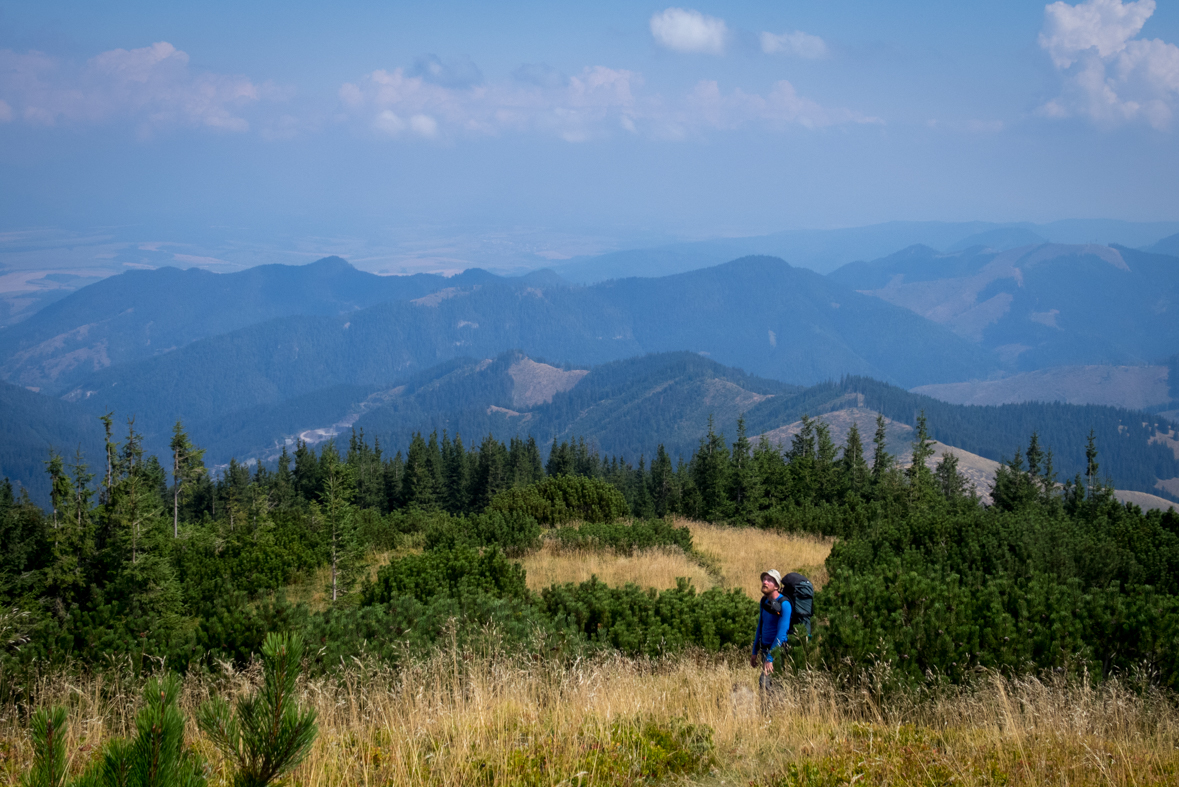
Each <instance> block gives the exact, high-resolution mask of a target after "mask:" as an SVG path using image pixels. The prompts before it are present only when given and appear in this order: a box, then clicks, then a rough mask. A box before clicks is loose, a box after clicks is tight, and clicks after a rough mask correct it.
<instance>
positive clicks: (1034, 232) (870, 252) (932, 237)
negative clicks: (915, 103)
mask: <svg viewBox="0 0 1179 787" xmlns="http://www.w3.org/2000/svg"><path fill="white" fill-rule="evenodd" d="M1176 232H1179V222H1173V221H1172V222H1150V223H1139V222H1128V221H1114V220H1109V219H1092V220H1084V219H1070V220H1066V221H1054V222H1051V223H1048V224H1032V223H1029V222H1017V223H1011V224H996V223H992V222H985V221H967V222H957V223H955V222H941V221H892V222H887V223H884V224H873V225H870V226H866V227H847V228H840V229H830V230H788V231H785V232H775V233H773V234H770V235H759V236H754V237H747V238H718V239H714V240H703V241H695V242H689V243H675V244H669V245H666V246H657V247H654V248H649V249H628V250H626V251H617V252H611V253H608V254H599V255H594V256H586V257H575V258H573V259H571V260H568V261H566V262H563V263H559V264H557V265H554V266H553V267H554V268H555V270H556V271H557V272H558V273H560V274H561V275H562V276H563V277H565V278H566V279H569V280H570V281H575V282H580V283H583V284H592V283H594V282H599V281H605V280H606V279H621V278H626V277H628V276H648V277H652V276H669V275H671V274H674V273H683V272H685V271H690V270H695V269H697V268H707V267H711V266H713V265H719V264H720V263H722V262H727V261H728V260H732V259H735V258H737V257H744V256H748V255H767V256H771V257H781V258H782V259H784V260H786V262H788V263H790V264H791V265H794V266H796V267H800V268H808V269H810V270H814V271H818V272H819V273H829V272H831V271H833V270H835V269H836V268H839V267H840V266H842V265H846V264H847V263H849V262H856V261H860V260H874V259H877V258H880V257H884V256H887V255H889V254H892V253H893V252H895V251H896V250H897V249H903V248H906V247H908V246H913V245H917V244H921V245H924V246H930V247H932V248H934V249H937V250H939V251H962V250H964V249H968V248H970V247H972V246H983V247H989V248H993V249H995V250H997V251H1005V250H1007V249H1010V248H1015V247H1017V246H1026V245H1029V244H1038V243H1046V242H1051V243H1068V244H1085V243H1097V244H1111V243H1116V244H1120V245H1123V246H1128V247H1132V248H1139V247H1143V246H1147V245H1148V244H1156V246H1160V247H1159V248H1152V249H1150V250H1151V251H1155V252H1158V253H1163V254H1176V255H1179V249H1176V248H1175V246H1176V245H1177V244H1179V241H1177V240H1176V238H1179V236H1174V237H1171V238H1168V239H1166V240H1162V241H1160V240H1159V239H1160V238H1163V237H1164V236H1167V235H1173V233H1176ZM1168 243H1169V244H1170V245H1169V246H1167V245H1166V244H1168ZM1161 246H1166V248H1162V247H1161ZM1167 249H1170V250H1169V251H1168V250H1167Z"/></svg>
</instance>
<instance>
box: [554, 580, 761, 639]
mask: <svg viewBox="0 0 1179 787" xmlns="http://www.w3.org/2000/svg"><path fill="white" fill-rule="evenodd" d="M540 604H541V608H542V609H543V610H544V612H545V614H546V615H548V616H549V617H550V618H552V619H553V621H554V622H555V623H556V625H557V626H558V627H563V628H568V629H570V630H573V631H576V632H578V633H580V634H581V635H583V636H584V637H586V639H587V640H589V642H591V643H595V644H597V645H600V646H607V647H611V648H614V649H616V650H620V651H622V652H623V653H626V654H628V655H640V654H646V655H648V656H656V655H659V654H662V653H666V652H669V651H675V650H681V649H683V648H685V647H692V646H695V647H700V648H704V649H706V650H710V651H718V650H720V649H722V648H725V647H728V646H730V645H738V646H742V647H748V646H749V644H750V643H752V642H753V634H754V631H755V629H756V628H757V614H758V613H757V602H756V601H753V600H752V599H750V598H749V597H748V596H746V595H745V594H743V593H742V592H741V591H739V590H730V591H726V590H723V589H721V588H711V589H709V590H706V591H704V592H703V593H697V592H696V590H695V588H693V587H692V586H691V584H690V583H689V582H688V580H686V579H680V580H679V583H678V586H677V587H675V588H672V589H670V590H664V591H662V592H658V591H656V590H655V589H654V588H640V587H638V586H637V585H626V586H625V587H621V588H612V587H609V586H608V585H606V584H605V583H603V582H601V581H599V580H598V579H597V577H594V578H593V579H591V580H589V581H588V582H582V583H581V584H580V585H575V584H573V583H568V584H565V585H554V586H552V587H550V588H548V589H546V590H544V591H543V592H542V593H541V602H540Z"/></svg>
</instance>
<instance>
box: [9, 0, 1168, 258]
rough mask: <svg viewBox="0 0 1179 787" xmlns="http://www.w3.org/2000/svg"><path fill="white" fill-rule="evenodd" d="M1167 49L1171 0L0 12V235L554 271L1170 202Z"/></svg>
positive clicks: (126, 5)
mask: <svg viewBox="0 0 1179 787" xmlns="http://www.w3.org/2000/svg"><path fill="white" fill-rule="evenodd" d="M1177 43H1179V2H1177V1H1176V0H1159V2H1158V3H1157V5H1156V3H1155V2H1154V0H1139V1H1138V2H1134V3H1122V2H1119V0H1087V2H1085V3H1064V2H1057V3H1053V4H1050V5H1046V4H1044V3H1042V2H1039V3H1038V2H987V3H981V2H980V3H945V2H937V3H934V2H921V3H919V2H907V3H890V4H885V3H867V2H839V1H828V2H821V3H820V2H810V3H805V2H795V1H793V0H785V1H784V0H777V1H776V2H769V1H768V0H765V1H762V0H758V1H755V2H749V3H744V4H740V5H737V4H722V3H694V4H691V5H682V6H667V5H664V4H643V3H633V2H628V3H620V2H619V3H593V4H586V3H578V4H573V3H553V2H548V3H500V4H487V3H453V2H449V3H448V2H432V3H429V4H426V3H413V4H410V3H393V2H389V3H380V4H378V3H359V2H351V3H349V2H336V3H332V4H330V5H328V4H309V3H298V2H283V3H278V2H257V3H246V4H243V3H219V2H202V3H199V4H196V3H190V4H186V3H167V4H165V3H158V2H152V3H143V2H120V3H95V2H86V3H68V2H52V1H51V0H42V1H41V2H38V3H28V2H21V3H12V2H0V102H2V103H0V182H3V184H4V185H3V188H2V189H0V216H2V218H0V231H4V232H13V231H18V230H24V229H27V228H33V227H38V228H45V227H54V228H61V229H64V230H68V231H71V232H78V233H84V232H86V231H88V229H89V228H93V227H104V228H110V227H119V228H128V227H130V228H135V230H134V231H135V232H137V233H139V237H141V238H147V237H157V238H160V239H162V238H165V237H168V238H171V237H176V238H179V237H184V238H186V239H188V240H190V241H194V239H199V238H202V237H207V238H213V239H215V240H217V242H221V243H223V242H224V239H225V238H228V237H231V236H232V237H234V238H237V239H239V244H246V245H248V244H250V243H253V244H256V245H257V246H258V247H259V248H262V247H264V246H266V244H267V243H269V242H271V240H268V239H274V238H280V237H281V238H284V239H285V240H284V241H283V243H285V244H286V246H287V247H297V246H299V245H300V244H302V245H303V247H306V248H307V249H309V251H308V254H311V253H318V252H319V251H320V250H330V249H331V248H333V244H335V246H340V247H342V248H341V250H346V249H351V248H361V247H363V246H364V244H365V243H369V244H372V243H379V242H387V241H388V238H390V237H396V238H398V239H399V240H398V242H400V243H403V244H404V243H407V242H410V241H413V242H418V241H420V242H421V243H423V244H426V245H431V244H433V245H435V246H436V245H437V244H438V242H439V239H440V238H448V237H459V236H463V237H468V238H476V239H477V240H476V241H471V243H475V244H476V245H482V246H483V247H486V248H492V247H494V246H495V243H496V242H497V241H496V238H497V237H502V238H503V239H504V240H503V243H504V244H508V245H513V244H514V245H513V248H517V247H518V248H524V249H525V250H526V251H527V252H528V253H534V254H537V255H540V256H541V257H544V256H545V255H548V256H553V257H559V256H565V255H568V254H571V253H585V252H587V251H593V250H597V249H601V248H611V247H617V246H625V245H636V244H641V243H649V242H657V241H659V240H669V239H690V238H702V237H710V236H717V235H729V234H755V233H763V232H771V231H775V230H780V229H787V228H803V227H840V226H855V225H861V224H868V223H873V222H879V221H888V220H896V219H901V220H974V219H981V220H992V221H1014V220H1030V221H1051V220H1055V219H1062V218H1081V217H1109V218H1118V219H1127V220H1135V221H1152V220H1174V219H1179V193H1177V192H1179V190H1177V189H1176V186H1175V184H1176V183H1177V182H1179V144H1177V143H1179V136H1177V134H1179V46H1176V44H1177ZM382 238H383V239H385V240H380V239H382ZM521 238H524V239H525V240H523V241H522V240H521ZM406 239H410V240H409V241H407V240H406ZM414 239H417V240H416V241H415V240H414ZM529 239H531V240H529ZM194 242H195V241H194ZM357 244H359V246H358V245H357ZM468 246H470V243H468ZM312 250H313V251H312ZM358 253H361V252H358ZM459 256H462V255H461V254H460V255H459Z"/></svg>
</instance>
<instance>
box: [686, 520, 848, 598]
mask: <svg viewBox="0 0 1179 787" xmlns="http://www.w3.org/2000/svg"><path fill="white" fill-rule="evenodd" d="M676 525H677V526H681V527H682V526H685V525H686V526H687V527H688V528H689V529H690V530H691V531H692V544H693V548H694V549H695V550H696V551H697V552H699V553H701V554H702V555H703V556H704V557H705V558H706V559H707V560H708V561H709V562H710V563H712V564H714V565H715V566H716V567H717V568H718V569H719V571H720V575H721V584H722V585H724V586H725V587H728V588H741V589H742V590H744V591H745V592H746V593H747V594H749V596H750V597H751V598H760V594H761V585H760V582H759V581H758V577H760V576H761V572H763V571H765V570H766V569H769V568H776V569H778V571H780V572H782V575H783V576H785V575H786V574H787V573H789V572H791V571H798V572H799V573H801V574H805V575H806V576H807V578H809V579H810V580H811V582H813V583H814V585H815V587H816V588H820V587H822V586H823V585H825V584H826V583H827V569H826V567H825V566H824V562H825V561H826V560H827V555H829V554H830V553H831V545H832V544H833V543H834V539H830V538H820V537H818V536H811V535H803V534H798V535H794V534H788V533H775V532H773V531H769V530H759V529H756V528H751V527H725V526H723V525H710V524H707V523H705V522H694V521H691V520H687V519H681V520H677V521H676Z"/></svg>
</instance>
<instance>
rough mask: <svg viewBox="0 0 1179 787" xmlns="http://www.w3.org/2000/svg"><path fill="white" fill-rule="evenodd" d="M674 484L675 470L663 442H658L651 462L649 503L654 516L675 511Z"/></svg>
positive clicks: (662, 515)
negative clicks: (653, 459) (657, 447)
mask: <svg viewBox="0 0 1179 787" xmlns="http://www.w3.org/2000/svg"><path fill="white" fill-rule="evenodd" d="M674 485H675V470H674V469H673V468H672V465H671V457H670V456H668V455H667V449H666V448H664V447H663V443H660V444H659V449H658V451H656V453H655V461H653V462H652V463H651V480H650V486H651V504H652V506H653V508H654V510H655V516H657V517H665V516H667V515H668V514H671V513H674V512H675V510H676V508H675V501H674Z"/></svg>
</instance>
